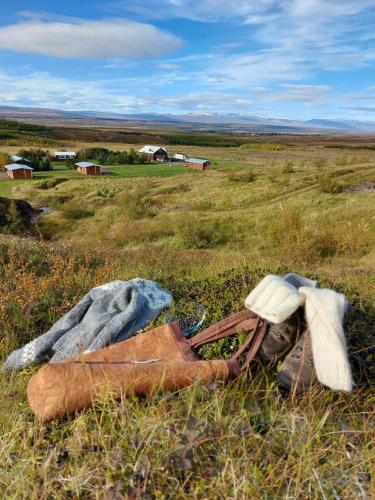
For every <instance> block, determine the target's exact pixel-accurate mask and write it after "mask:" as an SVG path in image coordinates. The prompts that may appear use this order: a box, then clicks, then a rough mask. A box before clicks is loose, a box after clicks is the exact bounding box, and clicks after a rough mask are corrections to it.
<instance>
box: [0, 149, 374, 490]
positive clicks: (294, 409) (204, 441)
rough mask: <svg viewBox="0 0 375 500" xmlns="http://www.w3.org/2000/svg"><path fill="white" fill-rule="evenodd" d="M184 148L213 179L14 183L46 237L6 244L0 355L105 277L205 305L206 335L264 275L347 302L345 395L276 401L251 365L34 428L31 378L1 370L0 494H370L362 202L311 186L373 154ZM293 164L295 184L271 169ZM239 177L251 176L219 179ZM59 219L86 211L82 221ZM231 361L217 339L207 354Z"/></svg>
mask: <svg viewBox="0 0 375 500" xmlns="http://www.w3.org/2000/svg"><path fill="white" fill-rule="evenodd" d="M105 146H106V147H110V146H108V144H105ZM124 148H125V149H128V148H130V145H124ZM18 149H19V148H18ZM118 149H120V148H118ZM177 149H180V148H177V147H176V150H177ZM183 150H184V151H186V152H187V154H189V155H191V156H202V157H208V158H210V159H211V160H212V161H213V167H212V169H211V170H210V171H207V172H204V173H197V172H193V173H192V174H191V175H186V174H181V175H176V176H174V177H164V178H162V177H155V178H153V179H152V180H147V179H145V178H120V177H113V178H112V177H108V178H98V179H89V180H87V179H82V178H78V177H77V178H70V179H69V180H68V181H66V182H63V183H61V184H58V185H55V186H54V187H51V188H50V189H47V190H46V189H40V188H38V185H37V184H38V182H40V181H38V182H33V183H31V182H30V183H22V184H17V183H16V184H15V187H14V190H13V195H14V196H17V197H21V198H22V197H23V198H26V199H27V200H28V201H31V202H32V203H33V204H37V205H39V206H43V205H45V204H48V205H51V206H52V208H53V209H52V211H51V213H50V214H48V215H46V216H44V217H43V218H42V220H41V224H40V231H41V234H42V235H43V234H44V235H46V236H48V237H49V238H51V239H52V240H53V242H51V243H49V242H46V241H43V240H38V239H26V238H18V237H9V236H1V240H0V260H1V262H0V314H1V336H0V354H1V357H2V358H5V356H6V354H7V353H8V352H9V351H10V350H12V349H13V348H15V347H18V346H20V345H22V344H24V343H25V342H26V341H28V340H29V339H31V338H34V337H36V336H37V335H39V334H40V333H42V332H43V331H45V330H46V329H47V328H48V327H49V326H50V325H51V324H53V322H54V321H56V320H57V319H58V318H59V317H60V316H61V315H62V314H63V313H64V312H66V311H67V310H69V309H70V308H71V306H72V305H73V304H74V303H76V302H77V301H78V299H79V298H80V297H82V295H83V294H84V293H86V291H88V290H89V289H90V288H92V287H93V286H96V285H98V284H100V283H103V282H107V281H111V280H113V279H130V278H132V277H135V276H143V277H145V278H151V279H155V280H157V281H159V282H161V283H162V285H163V286H166V287H167V288H169V289H170V290H171V291H172V292H173V295H174V298H175V303H174V307H175V308H176V310H178V311H182V312H184V311H186V310H189V308H190V307H191V306H192V304H195V303H204V304H205V305H206V308H207V312H208V319H207V324H209V323H213V322H215V321H218V320H219V319H221V318H222V317H224V316H225V315H228V314H229V313H230V312H232V311H235V310H239V309H241V308H242V307H243V300H244V298H245V296H246V294H247V293H248V291H249V290H250V289H251V288H252V287H253V286H254V285H255V284H256V283H257V282H258V280H259V279H260V278H261V277H262V276H264V275H265V274H267V273H276V274H283V273H286V272H288V271H291V270H293V271H295V272H300V273H302V274H305V275H308V276H310V277H311V278H318V279H320V280H321V283H322V286H329V287H334V288H335V289H337V290H339V291H341V292H343V293H345V294H346V296H347V297H348V299H349V300H350V301H351V303H352V304H353V315H352V317H351V319H350V321H349V323H348V325H347V330H348V335H349V341H350V349H351V353H352V360H353V367H354V369H355V378H356V381H357V382H358V387H357V388H356V390H355V391H354V393H353V394H352V395H351V396H348V397H344V396H343V395H340V394H337V393H333V392H331V391H329V390H327V389H324V388H322V387H316V388H314V389H313V390H312V391H311V392H309V393H308V394H306V396H305V397H304V398H302V399H301V400H297V399H293V398H292V397H291V396H289V395H285V394H283V393H282V392H280V391H279V389H278V387H277V384H276V379H275V367H272V366H262V365H260V364H255V365H254V366H253V368H252V370H251V374H249V376H248V377H247V378H246V379H242V380H241V381H237V382H235V383H233V384H231V385H229V386H223V385H221V384H212V385H210V386H208V387H204V386H201V385H199V384H196V385H194V386H193V387H190V388H188V389H185V390H182V391H179V392H177V393H172V394H170V393H167V394H158V395H156V396H153V397H150V398H147V399H137V398H129V399H127V400H126V401H123V402H121V403H120V404H119V403H117V402H113V401H110V400H108V401H103V403H102V404H101V405H98V406H97V407H96V408H94V409H91V410H89V411H87V412H83V413H81V414H79V415H77V417H76V418H70V419H68V420H65V421H56V422H52V423H49V424H46V425H41V424H39V423H38V422H36V421H35V420H34V418H33V416H32V414H31V411H30V409H29V407H28V404H27V401H26V395H25V388H26V384H27V381H28V379H29V377H30V375H31V373H32V372H33V371H34V368H33V369H28V370H24V371H23V372H21V373H15V374H0V436H1V437H0V493H1V494H2V497H4V498H51V499H54V498H56V499H57V498H107V499H108V498H126V497H129V498H137V497H140V498H327V499H328V498H345V499H346V498H348V499H352V498H353V499H354V498H355V499H357V498H361V499H367V498H371V496H374V495H375V470H374V456H375V455H374V449H375V438H374V425H375V422H374V411H373V409H374V404H375V399H374V392H373V388H371V386H370V384H374V383H375V371H374V366H375V364H374V354H372V353H371V352H370V351H365V350H364V349H365V347H367V346H369V345H372V344H373V339H374V335H375V319H374V318H375V281H374V275H375V273H374V269H375V253H374V251H373V248H374V242H375V236H374V235H375V218H374V200H375V198H374V196H375V195H374V193H373V192H368V193H367V192H366V193H362V192H353V193H346V192H343V193H339V194H335V193H322V192H321V190H320V189H319V182H318V180H317V175H318V176H320V175H321V173H322V172H323V173H324V174H326V173H328V174H330V175H331V176H332V178H333V179H335V180H337V181H338V182H345V183H348V184H349V185H352V184H358V182H362V181H369V180H373V178H374V164H375V161H374V160H375V155H374V153H372V152H369V153H368V155H367V156H365V155H361V154H358V155H356V156H357V158H356V159H355V161H354V159H353V157H354V155H353V154H349V155H347V154H346V153H344V154H343V153H342V151H340V153H339V154H338V153H337V152H336V151H335V150H332V149H330V150H327V149H323V148H320V147H315V146H314V147H310V146H307V147H305V148H302V147H299V148H285V149H282V150H274V148H266V149H264V148H263V149H262V148H260V150H259V148H255V149H254V148H252V149H251V150H250V151H246V150H243V149H242V150H240V149H239V148H199V147H184V148H183ZM343 157H345V162H344V163H343V159H342V158H343ZM291 163H292V164H293V168H294V173H289V174H287V173H285V174H283V173H282V170H283V168H284V167H285V166H286V165H288V164H289V165H290V164H291ZM342 165H345V166H347V165H350V168H343V167H342ZM248 172H253V173H254V175H255V176H256V179H255V180H254V181H253V182H233V181H231V182H228V174H229V175H230V174H232V175H234V176H236V175H240V176H241V175H246V174H247V173H248ZM60 176H61V175H60ZM64 177H65V174H64ZM0 182H2V181H0ZM7 189H8V188H7ZM72 209H79V210H80V211H83V212H86V211H89V212H93V213H92V214H91V215H90V216H88V217H83V218H81V219H79V220H78V219H76V218H74V217H73V218H72V217H71V211H72ZM69 210H70V215H68V216H67V214H68V213H69ZM73 212H74V210H73ZM73 215H74V213H73ZM230 269H234V270H232V271H230ZM162 320H163V318H162V317H161V318H159V319H158V321H159V322H161V321H162ZM228 352H229V351H227V346H226V344H225V343H223V344H220V345H219V346H217V347H216V348H212V349H206V350H205V355H206V356H207V357H214V356H219V355H228ZM355 353H356V354H355ZM121 495H122V496H121Z"/></svg>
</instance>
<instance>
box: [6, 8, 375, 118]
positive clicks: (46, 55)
mask: <svg viewBox="0 0 375 500" xmlns="http://www.w3.org/2000/svg"><path fill="white" fill-rule="evenodd" d="M0 6H1V19H0V105H8V106H25V105H26V106H34V107H44V108H59V109H64V110H94V111H103V112H110V111H111V112H118V113H143V112H147V113H148V112H158V113H175V114H180V113H241V114H249V115H261V116H268V117H282V118H298V119H310V118H317V117H319V118H348V119H362V120H363V119H364V120H369V121H374V120H375V69H374V67H375V66H374V65H375V29H374V27H375V0H257V1H254V0H201V1H192V0H160V1H153V0H130V1H124V0H113V1H100V2H95V1H88V0H80V1H77V0H64V1H63V2H62V1H58V2H57V1H49V2H45V1H44V2H42V1H35V0H33V1H32V2H30V1H19V0H17V1H13V2H9V1H8V0H7V1H4V0H0Z"/></svg>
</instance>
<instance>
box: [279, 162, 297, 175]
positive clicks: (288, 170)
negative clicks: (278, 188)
mask: <svg viewBox="0 0 375 500" xmlns="http://www.w3.org/2000/svg"><path fill="white" fill-rule="evenodd" d="M294 172H295V169H294V163H293V162H292V161H287V162H286V163H285V165H284V167H283V169H282V173H283V174H294Z"/></svg>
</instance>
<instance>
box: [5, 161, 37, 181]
mask: <svg viewBox="0 0 375 500" xmlns="http://www.w3.org/2000/svg"><path fill="white" fill-rule="evenodd" d="M4 168H5V170H6V171H7V174H8V177H10V178H11V179H31V178H32V176H33V170H34V169H33V168H31V167H29V166H28V165H22V164H20V163H12V164H10V165H5V167H4Z"/></svg>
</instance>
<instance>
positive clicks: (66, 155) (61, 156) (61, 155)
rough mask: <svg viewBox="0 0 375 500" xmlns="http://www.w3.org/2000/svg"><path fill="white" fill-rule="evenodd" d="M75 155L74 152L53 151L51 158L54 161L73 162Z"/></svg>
mask: <svg viewBox="0 0 375 500" xmlns="http://www.w3.org/2000/svg"><path fill="white" fill-rule="evenodd" d="M76 156H77V154H76V153H75V152H74V151H55V152H54V153H53V157H54V159H55V160H74V158H75V157H76Z"/></svg>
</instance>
